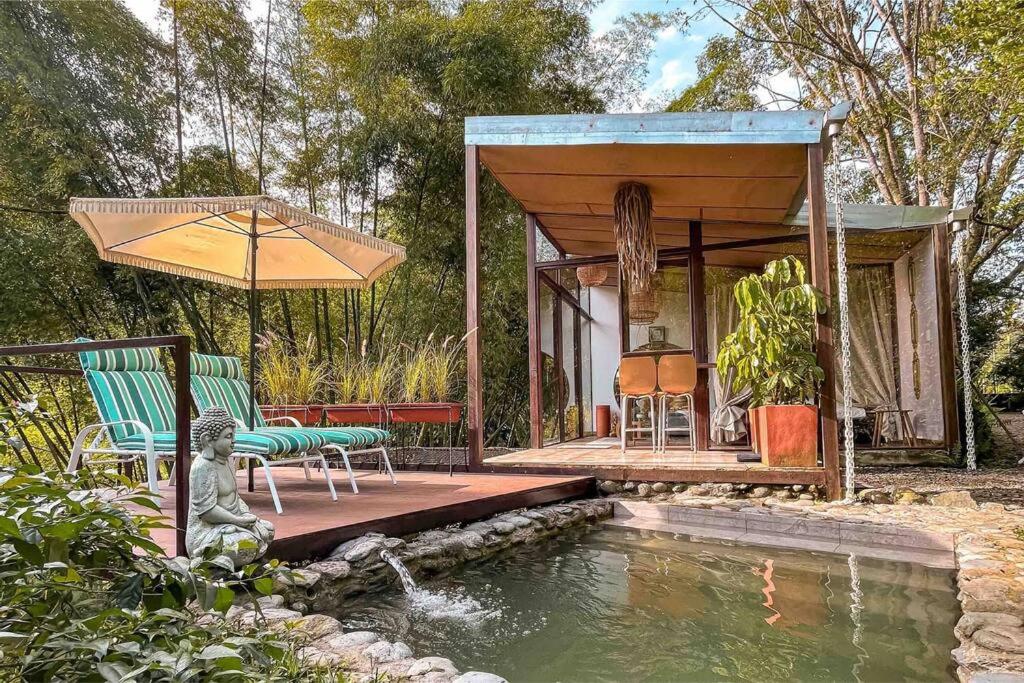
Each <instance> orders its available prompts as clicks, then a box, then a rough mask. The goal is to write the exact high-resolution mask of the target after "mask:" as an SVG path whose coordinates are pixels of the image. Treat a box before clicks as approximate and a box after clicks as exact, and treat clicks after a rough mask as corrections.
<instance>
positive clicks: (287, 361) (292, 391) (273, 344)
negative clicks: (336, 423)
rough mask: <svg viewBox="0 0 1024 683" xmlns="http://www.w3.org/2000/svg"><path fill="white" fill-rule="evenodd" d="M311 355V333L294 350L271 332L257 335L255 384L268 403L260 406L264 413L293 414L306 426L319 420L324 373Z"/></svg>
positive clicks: (325, 380) (323, 368)
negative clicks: (257, 348) (256, 383)
mask: <svg viewBox="0 0 1024 683" xmlns="http://www.w3.org/2000/svg"><path fill="white" fill-rule="evenodd" d="M314 357H315V354H314V349H313V337H312V335H310V337H309V338H308V339H307V340H306V344H305V345H304V346H303V345H298V346H297V348H295V350H294V352H292V351H291V350H290V349H289V348H288V347H287V345H286V344H285V343H284V340H282V339H281V338H280V337H278V336H277V335H275V334H267V335H264V336H263V337H261V338H260V364H259V373H260V374H259V387H260V389H261V391H262V394H263V397H264V400H265V401H266V402H267V404H269V405H263V406H261V410H262V411H263V414H264V415H266V416H267V417H269V418H273V417H281V416H288V417H293V418H295V419H296V420H298V421H299V422H300V423H301V424H303V425H307V426H309V425H315V424H318V423H319V422H320V420H321V418H322V417H323V404H322V403H321V402H320V396H321V395H322V394H323V388H324V384H325V383H326V382H327V375H328V373H327V366H326V365H324V364H323V363H317V362H316V361H315V360H314Z"/></svg>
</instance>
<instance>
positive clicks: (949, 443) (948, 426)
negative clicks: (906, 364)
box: [932, 224, 960, 451]
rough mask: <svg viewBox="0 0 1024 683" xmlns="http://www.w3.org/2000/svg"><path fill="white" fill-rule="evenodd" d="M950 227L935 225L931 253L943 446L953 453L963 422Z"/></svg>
mask: <svg viewBox="0 0 1024 683" xmlns="http://www.w3.org/2000/svg"><path fill="white" fill-rule="evenodd" d="M948 230H949V226H947V225H946V224H942V225H933V226H932V250H933V251H934V252H935V253H934V258H935V297H936V307H935V310H936V312H937V315H938V318H939V320H938V325H939V329H938V332H939V339H938V341H939V380H940V390H941V392H942V424H943V430H942V431H943V443H945V445H946V450H947V451H949V450H952V448H953V446H954V445H956V443H957V441H959V440H960V422H959V420H958V418H957V398H956V378H955V377H954V374H953V373H954V370H953V364H954V358H955V357H956V349H955V344H956V342H955V335H954V333H953V288H952V287H951V286H950V279H949V264H950V251H949V233H948Z"/></svg>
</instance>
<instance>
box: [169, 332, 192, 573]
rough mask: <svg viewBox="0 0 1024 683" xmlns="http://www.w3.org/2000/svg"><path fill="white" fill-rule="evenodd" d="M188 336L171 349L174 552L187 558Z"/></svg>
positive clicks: (188, 458)
mask: <svg viewBox="0 0 1024 683" xmlns="http://www.w3.org/2000/svg"><path fill="white" fill-rule="evenodd" d="M189 349H190V343H189V338H188V337H184V336H183V337H178V338H177V339H176V340H175V342H174V344H173V345H172V346H171V358H172V359H173V360H174V418H175V420H174V433H175V437H176V438H175V441H174V486H175V490H174V531H175V534H174V546H175V548H174V552H175V554H176V555H178V556H179V557H185V556H187V555H188V550H187V549H186V548H185V526H186V522H187V521H188V501H189V493H188V475H189V471H190V470H191V465H192V449H191V446H190V444H191V435H192V413H191V406H190V403H189V395H190V394H189Z"/></svg>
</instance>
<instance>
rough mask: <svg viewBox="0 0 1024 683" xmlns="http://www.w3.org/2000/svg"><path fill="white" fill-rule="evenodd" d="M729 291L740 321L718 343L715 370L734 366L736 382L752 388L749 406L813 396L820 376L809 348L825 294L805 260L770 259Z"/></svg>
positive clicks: (786, 402)
mask: <svg viewBox="0 0 1024 683" xmlns="http://www.w3.org/2000/svg"><path fill="white" fill-rule="evenodd" d="M733 293H734V296H735V297H736V303H737V305H738V306H739V322H738V323H737V325H736V330H735V331H734V332H733V333H731V334H729V335H728V336H727V337H726V338H725V339H723V340H722V343H721V344H720V345H719V348H718V361H717V369H718V373H719V375H721V376H723V377H724V376H725V374H726V373H727V372H729V371H730V370H732V371H733V372H734V377H735V379H734V381H735V382H736V386H737V388H739V389H743V388H746V387H750V388H751V389H752V390H753V399H752V402H751V405H752V406H753V407H756V406H760V405H766V404H772V405H794V404H804V403H811V402H813V400H814V393H815V389H816V388H817V386H818V383H819V382H821V381H822V379H823V378H824V373H823V372H822V370H821V368H820V367H818V360H817V357H816V356H815V354H814V351H813V349H814V325H815V317H816V316H817V315H818V314H819V313H823V312H824V311H825V297H824V296H823V295H822V293H821V292H820V291H819V290H818V289H817V288H815V287H813V286H812V285H810V284H808V283H807V281H806V272H805V270H804V266H803V264H802V263H801V262H800V261H799V260H797V259H796V258H795V257H793V256H787V257H785V258H783V259H780V260H777V261H772V262H771V263H769V264H768V265H766V266H765V268H764V272H763V273H762V274H759V275H758V274H754V275H748V276H747V277H744V278H743V279H741V280H740V281H739V282H737V283H736V286H735V288H734V290H733Z"/></svg>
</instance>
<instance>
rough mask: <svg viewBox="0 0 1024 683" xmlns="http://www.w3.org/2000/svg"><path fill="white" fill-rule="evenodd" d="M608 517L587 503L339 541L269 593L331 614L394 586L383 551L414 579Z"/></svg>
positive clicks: (596, 503)
mask: <svg viewBox="0 0 1024 683" xmlns="http://www.w3.org/2000/svg"><path fill="white" fill-rule="evenodd" d="M611 514H612V504H611V502H610V501H605V500H593V499H588V500H579V501H573V502H569V503H562V504H556V505H549V506H546V507H539V508H532V509H527V510H517V511H513V512H506V513H503V514H500V515H497V516H495V517H492V518H490V519H487V520H483V521H479V522H473V523H472V524H468V525H466V526H464V527H460V526H450V527H446V528H443V529H432V530H430V531H423V532H420V533H418V534H414V535H412V536H410V537H408V539H401V538H394V537H388V536H384V535H383V534H378V533H370V534H366V535H365V536H360V537H359V538H355V539H352V540H351V541H346V542H345V543H342V544H341V545H339V546H338V547H337V548H335V549H334V550H333V551H332V552H331V554H330V555H329V556H328V557H327V558H326V559H324V560H320V561H318V562H313V563H311V564H308V565H306V566H305V567H301V568H298V569H294V570H293V571H292V573H293V577H292V579H291V580H290V581H287V582H286V581H279V582H278V583H277V584H276V585H275V590H274V592H275V593H280V594H281V595H283V596H284V599H285V603H286V604H287V605H289V606H290V607H291V608H292V609H294V610H297V611H299V612H310V611H312V612H324V611H334V610H336V609H337V607H338V606H339V605H341V604H342V603H343V601H344V600H345V598H347V597H349V596H352V595H355V594H358V593H364V592H367V591H371V590H376V589H382V588H385V587H387V586H390V585H392V584H395V583H396V582H397V579H398V577H397V576H396V574H395V572H394V570H392V569H391V568H390V567H389V566H388V565H387V564H386V563H385V562H384V561H383V560H382V559H381V557H380V552H381V551H382V550H388V551H390V552H391V553H392V554H394V555H395V556H397V557H398V559H400V560H401V561H402V563H403V564H404V565H405V566H406V568H407V569H408V570H409V573H410V574H412V575H413V576H414V577H417V578H430V577H432V576H437V575H440V574H443V573H446V572H450V571H452V570H453V569H455V568H456V567H459V566H461V565H463V564H465V563H467V562H472V561H474V560H479V559H482V558H485V557H490V556H491V555H494V554H496V553H498V552H501V551H502V550H505V549H507V548H510V547H512V546H516V545H522V544H524V543H534V542H536V541H539V540H541V539H544V538H548V537H550V536H554V535H555V534H557V533H560V532H561V531H563V530H565V529H568V528H570V527H573V526H579V525H583V524H592V523H595V522H597V521H599V520H601V519H605V518H607V517H610V516H611Z"/></svg>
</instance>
